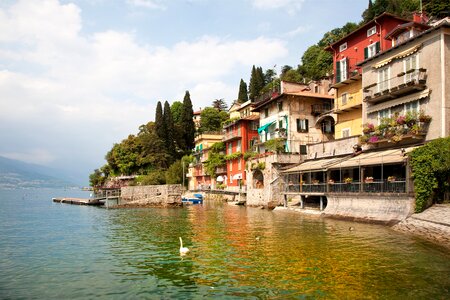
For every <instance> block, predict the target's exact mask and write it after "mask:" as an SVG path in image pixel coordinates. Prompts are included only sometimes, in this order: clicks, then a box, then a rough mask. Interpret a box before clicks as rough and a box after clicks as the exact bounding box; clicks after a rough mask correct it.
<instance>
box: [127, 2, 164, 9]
mask: <svg viewBox="0 0 450 300" xmlns="http://www.w3.org/2000/svg"><path fill="white" fill-rule="evenodd" d="M127 3H128V4H130V5H134V6H137V7H144V8H149V9H160V10H165V9H166V6H165V5H163V4H162V1H159V0H127Z"/></svg>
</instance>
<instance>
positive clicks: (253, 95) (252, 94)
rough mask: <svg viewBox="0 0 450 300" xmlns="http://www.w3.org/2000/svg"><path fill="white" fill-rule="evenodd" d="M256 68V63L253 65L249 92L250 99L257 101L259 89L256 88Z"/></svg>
mask: <svg viewBox="0 0 450 300" xmlns="http://www.w3.org/2000/svg"><path fill="white" fill-rule="evenodd" d="M256 81H257V79H256V68H255V65H253V67H252V73H251V74H250V83H249V86H248V92H249V94H250V95H249V98H250V100H252V102H253V101H255V99H256V97H257V96H258V91H257V88H256Z"/></svg>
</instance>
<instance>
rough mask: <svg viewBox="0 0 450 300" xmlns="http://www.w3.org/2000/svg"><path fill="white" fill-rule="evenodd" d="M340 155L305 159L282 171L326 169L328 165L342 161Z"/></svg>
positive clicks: (286, 172)
mask: <svg viewBox="0 0 450 300" xmlns="http://www.w3.org/2000/svg"><path fill="white" fill-rule="evenodd" d="M343 159H346V158H342V157H333V158H325V159H314V160H309V161H305V162H304V163H301V164H300V165H297V166H295V167H293V168H289V169H287V170H285V171H282V173H284V174H289V173H299V172H306V171H307V172H311V171H326V170H327V168H328V167H330V166H332V165H334V164H336V163H339V162H340V161H342V160H343Z"/></svg>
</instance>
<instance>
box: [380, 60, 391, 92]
mask: <svg viewBox="0 0 450 300" xmlns="http://www.w3.org/2000/svg"><path fill="white" fill-rule="evenodd" d="M377 73H378V74H377V77H378V81H377V92H379V93H381V92H383V91H385V90H388V89H389V88H390V82H389V78H390V74H391V68H390V66H387V67H384V68H380V69H378V72H377ZM381 79H383V80H381ZM382 82H386V83H383V85H382V84H381V83H382ZM381 86H383V89H381Z"/></svg>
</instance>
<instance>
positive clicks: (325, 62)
mask: <svg viewBox="0 0 450 300" xmlns="http://www.w3.org/2000/svg"><path fill="white" fill-rule="evenodd" d="M332 65H333V56H332V55H331V53H329V52H326V51H325V50H323V48H322V47H320V46H318V45H312V46H311V47H309V48H308V49H307V50H306V51H305V53H304V54H303V56H302V65H301V67H300V69H301V72H302V74H303V75H304V76H305V77H306V78H308V79H312V80H319V79H321V78H323V77H325V76H326V75H327V73H331V70H332ZM291 73H292V72H291ZM291 76H292V75H291Z"/></svg>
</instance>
